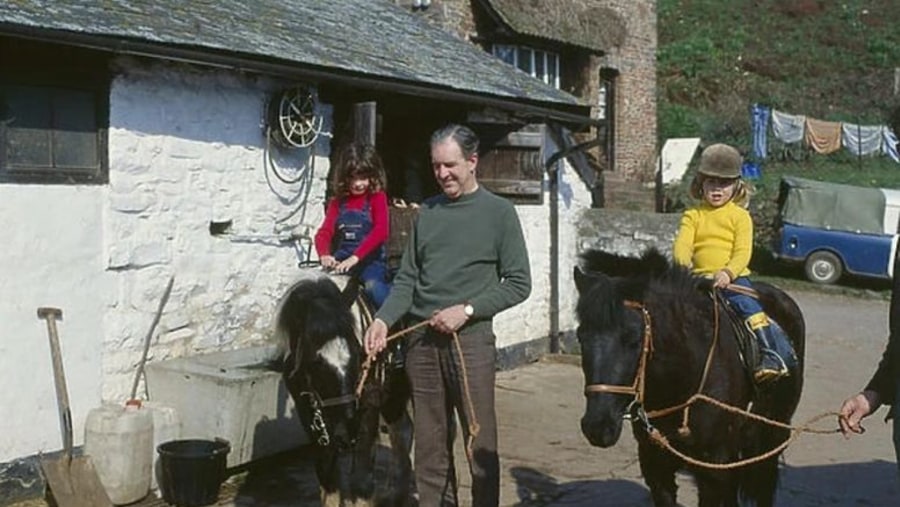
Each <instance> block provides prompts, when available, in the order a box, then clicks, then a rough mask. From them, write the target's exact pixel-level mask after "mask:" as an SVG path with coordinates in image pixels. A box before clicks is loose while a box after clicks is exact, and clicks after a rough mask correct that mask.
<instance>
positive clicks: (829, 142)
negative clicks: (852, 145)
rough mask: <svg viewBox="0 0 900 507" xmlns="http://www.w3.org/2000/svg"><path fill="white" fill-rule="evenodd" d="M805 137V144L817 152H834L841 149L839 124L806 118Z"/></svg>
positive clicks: (825, 153) (824, 153)
mask: <svg viewBox="0 0 900 507" xmlns="http://www.w3.org/2000/svg"><path fill="white" fill-rule="evenodd" d="M805 139H806V144H807V145H809V147H810V148H812V149H813V151H815V152H817V153H821V154H823V155H827V154H829V153H834V152H836V151H838V150H839V149H841V124H840V123H839V122H834V121H824V120H816V119H813V118H807V119H806V136H805Z"/></svg>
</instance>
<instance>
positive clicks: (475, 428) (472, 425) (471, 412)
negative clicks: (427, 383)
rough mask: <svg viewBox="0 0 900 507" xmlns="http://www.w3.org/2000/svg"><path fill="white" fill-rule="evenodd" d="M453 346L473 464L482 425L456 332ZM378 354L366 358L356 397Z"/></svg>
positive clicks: (393, 338)
mask: <svg viewBox="0 0 900 507" xmlns="http://www.w3.org/2000/svg"><path fill="white" fill-rule="evenodd" d="M428 324H430V321H427V320H423V321H422V322H419V323H418V324H415V325H412V326H410V327H408V328H406V329H402V330H400V331H398V332H396V333H394V334H392V335H390V336H388V337H387V338H386V339H385V341H386V343H390V342H391V341H392V340H395V339H397V338H400V337H401V336H403V335H405V334H407V333H410V332H412V331H414V330H416V329H418V328H420V327H423V326H427V325H428ZM453 345H454V346H455V348H456V354H457V355H458V356H459V369H460V373H461V374H462V384H463V385H462V387H463V397H464V398H465V402H466V408H465V409H464V411H466V412H468V414H464V415H465V416H466V421H467V422H468V429H469V437H468V438H467V439H466V457H467V458H468V459H469V464H470V465H471V464H472V459H473V456H474V454H473V452H474V451H473V446H474V445H475V437H476V436H478V433H479V432H480V431H481V425H479V424H478V418H477V417H476V416H475V405H474V403H472V392H471V390H470V389H469V373H468V371H467V370H466V359H465V357H463V353H462V346H461V345H460V344H459V334H458V333H457V332H456V331H454V332H453ZM376 356H377V354H369V355H368V356H367V357H366V360H365V362H364V363H363V365H362V374H361V375H360V376H359V383H358V384H357V385H356V397H357V398H359V396H360V395H361V394H362V389H363V386H364V385H365V383H366V378H367V377H368V376H369V371H370V370H371V369H372V362H373V361H374V360H375V357H376Z"/></svg>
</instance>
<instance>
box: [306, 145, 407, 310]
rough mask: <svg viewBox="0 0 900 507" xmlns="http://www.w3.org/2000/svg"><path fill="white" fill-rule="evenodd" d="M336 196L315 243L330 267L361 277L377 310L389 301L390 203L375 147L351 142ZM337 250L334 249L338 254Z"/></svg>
mask: <svg viewBox="0 0 900 507" xmlns="http://www.w3.org/2000/svg"><path fill="white" fill-rule="evenodd" d="M332 186H333V189H334V195H335V197H333V198H332V199H331V200H329V201H328V207H327V209H326V211H325V220H324V221H323V222H322V226H321V227H320V228H319V230H318V231H317V232H316V237H315V245H316V252H318V254H319V261H320V262H321V264H322V267H324V268H325V269H329V270H333V271H335V272H337V273H350V274H353V275H354V276H357V277H359V279H360V281H361V282H362V284H363V287H364V288H365V291H366V294H367V295H368V297H369V298H370V300H371V302H372V304H373V305H374V306H375V308H376V309H377V308H378V307H380V306H381V303H383V302H384V299H385V298H386V297H387V294H388V291H389V290H390V285H389V284H388V270H387V254H386V248H385V243H386V241H387V239H388V224H389V219H388V204H387V194H386V193H385V191H384V189H385V176H384V167H383V166H382V162H381V157H379V156H378V153H377V152H376V151H375V147H374V146H369V145H364V144H358V143H354V144H349V145H347V146H345V147H344V148H343V149H342V150H341V151H340V153H339V154H338V157H337V160H336V165H335V170H334V176H333V178H332ZM332 248H333V250H332Z"/></svg>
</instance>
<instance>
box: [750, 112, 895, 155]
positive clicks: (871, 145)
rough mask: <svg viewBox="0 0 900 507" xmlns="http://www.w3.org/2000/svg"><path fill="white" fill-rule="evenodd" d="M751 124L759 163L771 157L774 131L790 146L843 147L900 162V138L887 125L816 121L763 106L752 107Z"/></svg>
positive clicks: (826, 150) (823, 150) (821, 149)
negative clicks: (898, 144)
mask: <svg viewBox="0 0 900 507" xmlns="http://www.w3.org/2000/svg"><path fill="white" fill-rule="evenodd" d="M750 124H751V127H752V131H753V156H754V157H755V158H756V159H757V160H765V158H766V156H767V155H768V146H767V142H768V133H769V131H770V130H771V133H772V136H773V137H775V138H776V139H778V140H780V141H782V142H784V143H787V144H791V143H799V142H803V143H804V144H806V146H809V147H810V148H811V149H812V150H813V151H815V152H817V153H821V154H829V153H834V152H836V151H838V150H840V149H841V148H844V149H846V150H848V151H849V152H850V153H852V154H854V155H872V154H884V155H887V156H888V157H890V158H891V159H892V160H893V161H894V162H898V163H900V155H898V153H897V136H896V134H895V133H894V131H893V130H891V128H890V127H888V126H887V125H857V124H853V123H845V122H832V121H825V120H817V119H815V118H810V117H807V116H804V115H796V114H789V113H785V112H782V111H779V110H777V109H772V108H770V107H768V106H765V105H762V104H753V105H752V106H751V107H750Z"/></svg>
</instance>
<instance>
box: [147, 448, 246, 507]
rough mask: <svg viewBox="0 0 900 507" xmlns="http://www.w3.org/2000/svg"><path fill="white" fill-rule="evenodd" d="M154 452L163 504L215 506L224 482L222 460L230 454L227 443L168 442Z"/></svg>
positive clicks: (188, 506) (190, 506) (180, 506)
mask: <svg viewBox="0 0 900 507" xmlns="http://www.w3.org/2000/svg"><path fill="white" fill-rule="evenodd" d="M156 450H157V452H159V464H160V481H159V487H160V490H162V495H163V500H165V501H166V502H167V503H170V504H172V505H176V506H178V507H200V506H203V505H210V504H213V503H216V501H217V500H218V499H219V487H220V486H222V481H224V480H225V459H226V458H227V457H228V452H229V451H230V450H231V446H230V445H229V444H228V441H226V440H222V439H218V440H172V441H170V442H165V443H162V444H160V445H159V447H157V448H156Z"/></svg>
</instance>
